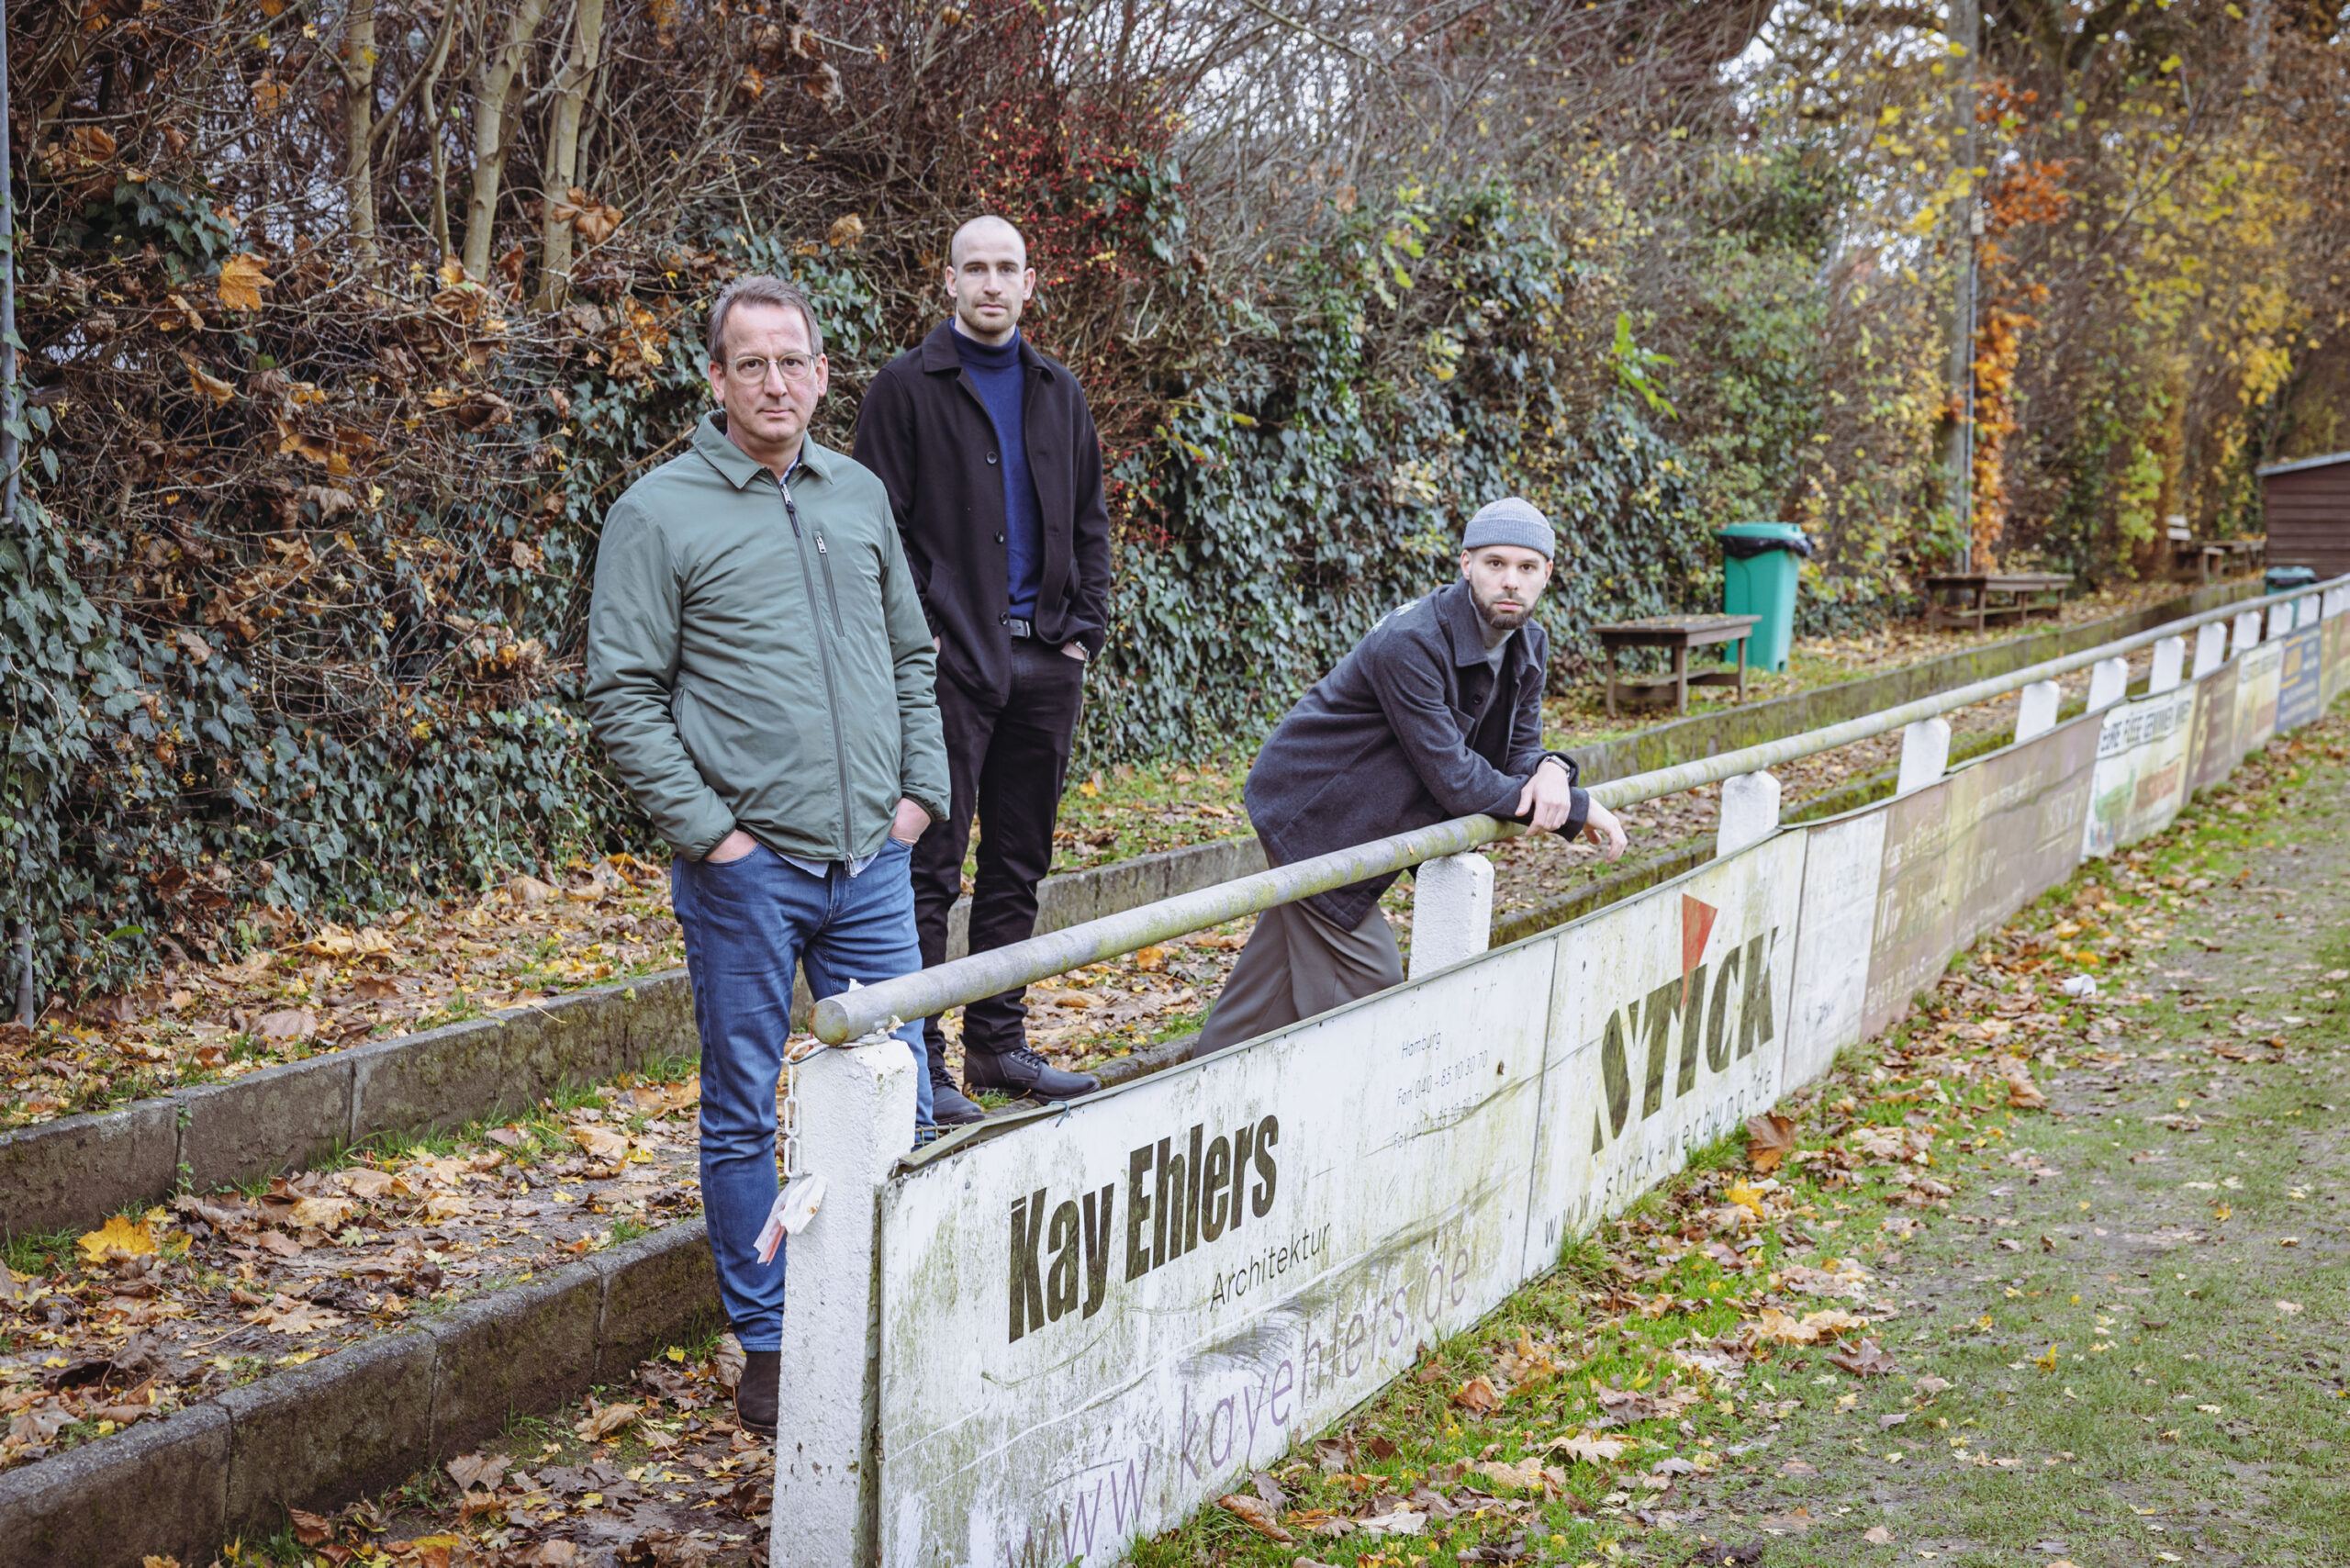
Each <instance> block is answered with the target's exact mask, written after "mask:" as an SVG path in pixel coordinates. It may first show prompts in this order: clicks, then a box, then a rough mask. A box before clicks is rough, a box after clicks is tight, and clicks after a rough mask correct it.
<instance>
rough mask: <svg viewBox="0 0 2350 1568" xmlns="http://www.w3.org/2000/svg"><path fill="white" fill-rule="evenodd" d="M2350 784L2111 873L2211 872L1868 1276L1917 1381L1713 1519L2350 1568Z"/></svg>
mask: <svg viewBox="0 0 2350 1568" xmlns="http://www.w3.org/2000/svg"><path fill="white" fill-rule="evenodd" d="M2337 751H2338V748H2337ZM2343 786H2344V778H2343V774H2342V770H2341V769H2340V768H2339V767H2331V766H2328V767H2322V768H2321V769H2319V770H2318V771H2317V772H2316V774H2315V775H2314V776H2311V777H2306V778H2303V779H2302V782H2301V784H2300V787H2298V788H2294V787H2290V786H2288V788H2287V790H2285V791H2284V793H2283V795H2282V796H2281V797H2279V798H2277V799H2274V800H2272V801H2267V802H2263V803H2260V804H2256V805H2253V804H2248V803H2247V802H2245V801H2242V800H2241V799H2239V800H2238V801H2234V802H2233V804H2235V805H2244V806H2245V807H2246V809H2245V810H2244V812H2242V814H2238V813H2236V812H2233V811H2231V810H2228V809H2224V808H2223V809H2221V810H2218V811H2209V810H2207V811H2205V812H2203V813H2201V815H2202V819H2203V823H2204V824H2207V825H2203V826H2199V827H2198V828H2195V829H2190V830H2188V831H2182V832H2177V833H2174V834H2171V835H2169V837H2168V838H2167V839H2166V840H2165V841H2162V842H2159V843H2157V844H2156V845H2154V846H2150V850H2151V852H2150V853H2148V854H2147V855H2146V856H2145V857H2144V859H2143V861H2141V862H2140V863H2139V864H2138V865H2136V866H2130V865H2127V864H2125V865H2124V866H2122V867H2120V868H2115V869H2114V870H2113V871H2110V872H2106V873H2103V874H2102V875H2103V879H2104V880H2106V881H2116V880H2120V879H2131V880H2132V881H2134V880H2137V879H2140V878H2145V879H2153V880H2154V882H2155V884H2156V885H2157V886H2159V885H2160V883H2161V881H2162V880H2163V879H2177V880H2178V881H2180V882H2182V883H2183V884H2184V886H2185V887H2188V888H2193V887H2197V886H2198V885H2199V883H2210V884H2212V886H2211V890H2210V892H2209V893H2208V894H2207V895H2206V896H2205V897H2204V898H2203V899H2202V900H2201V901H2200V902H2199V903H2193V904H2189V905H2188V907H2186V908H2183V909H2181V910H2179V911H2178V912H2177V925H2176V926H2175V928H2173V929H2172V931H2171V932H2170V934H2169V935H2168V937H2167V939H2166V940H2164V941H2161V942H2150V943H2147V944H2146V945H2145V946H2143V948H2142V950H2141V952H2140V954H2139V955H2138V960H2137V962H2135V963H2134V964H2132V965H2130V966H2126V967H2125V969H2124V973H2123V975H2121V976H2118V977H2116V978H2117V979H2118V980H2120V994H2119V995H2118V996H2116V997H2115V998H2114V1000H2113V1002H2111V1004H2109V1005H2108V1006H2104V1007H2100V1008H2098V1009H2095V1010H2094V1011H2095V1012H2096V1014H2097V1017H2096V1019H2095V1021H2094V1022H2093V1023H2092V1024H2091V1025H2090V1027H2089V1030H2088V1033H2087V1037H2086V1039H2083V1040H2080V1041H2078V1042H2075V1043H2076V1044H2077V1045H2078V1047H2080V1048H2079V1049H2077V1050H2063V1051H2060V1050H2059V1049H2058V1048H2056V1047H2051V1048H2049V1049H2045V1050H2043V1051H2042V1053H2041V1055H2040V1057H2039V1060H2040V1062H2041V1064H2042V1068H2043V1070H2047V1069H2053V1071H2050V1072H2048V1074H2047V1076H2045V1077H2044V1079H2043V1082H2044V1086H2045V1088H2046V1090H2047V1092H2048V1095H2049V1098H2050V1101H2051V1111H2052V1114H2051V1115H2049V1116H2046V1117H2039V1118H2032V1119H2031V1120H2030V1121H2029V1122H2027V1123H2020V1124H2019V1125H2018V1126H2017V1128H2016V1130H2015V1134H2014V1137H2012V1138H2011V1139H2010V1140H2009V1141H2008V1144H2007V1146H2006V1148H2004V1150H2003V1152H2002V1153H2001V1155H2000V1158H1999V1159H1998V1160H1997V1161H1996V1162H1986V1169H1985V1170H1984V1172H1983V1174H1981V1175H1980V1176H1979V1177H1978V1178H1977V1179H1976V1180H1975V1181H1973V1182H1968V1183H1966V1185H1965V1187H1964V1190H1963V1192H1962V1194H1961V1196H1960V1197H1959V1198H1958V1199H1957V1200H1956V1201H1954V1202H1953V1204H1952V1206H1951V1211H1950V1214H1949V1215H1948V1218H1947V1220H1945V1221H1940V1222H1937V1223H1935V1224H1933V1225H1931V1226H1929V1227H1927V1228H1926V1229H1925V1230H1923V1231H1921V1232H1920V1233H1919V1237H1918V1238H1917V1239H1916V1240H1915V1241H1914V1242H1913V1243H1912V1244H1910V1245H1908V1246H1907V1247H1905V1248H1904V1249H1902V1250H1904V1251H1906V1253H1907V1254H1908V1255H1907V1257H1906V1258H1905V1259H1902V1260H1901V1261H1900V1262H1899V1264H1898V1265H1897V1263H1896V1255H1894V1254H1887V1255H1886V1256H1885V1257H1883V1258H1881V1259H1880V1260H1879V1267H1880V1268H1881V1269H1883V1270H1884V1271H1886V1275H1885V1277H1883V1278H1882V1279H1881V1285H1882V1288H1883V1290H1884V1291H1885V1293H1886V1294H1888V1295H1895V1294H1897V1296H1898V1299H1899V1301H1900V1303H1901V1305H1902V1307H1903V1311H1904V1316H1903V1318H1902V1319H1901V1321H1902V1322H1903V1323H1906V1324H1910V1325H1913V1327H1908V1329H1907V1331H1906V1332H1899V1333H1897V1334H1895V1335H1893V1336H1891V1337H1890V1338H1888V1340H1887V1343H1888V1346H1891V1347H1895V1348H1897V1353H1898V1354H1899V1357H1900V1360H1901V1361H1902V1363H1903V1367H1904V1372H1905V1373H1906V1374H1907V1375H1906V1376H1903V1377H1898V1378H1894V1379H1889V1380H1885V1381H1882V1382H1873V1383H1871V1385H1870V1386H1869V1387H1868V1388H1867V1390H1866V1391H1865V1392H1863V1393H1861V1394H1860V1396H1859V1397H1858V1398H1857V1399H1846V1398H1839V1399H1837V1400H1836V1401H1835V1402H1833V1403H1832V1404H1831V1403H1829V1402H1827V1401H1822V1400H1807V1402H1806V1404H1805V1405H1804V1406H1803V1408H1802V1409H1801V1410H1800V1411H1799V1412H1797V1413H1796V1414H1794V1415H1792V1416H1791V1417H1790V1418H1789V1419H1788V1420H1786V1421H1785V1424H1784V1426H1783V1427H1782V1428H1781V1429H1779V1430H1777V1431H1774V1432H1771V1433H1768V1434H1766V1436H1765V1437H1763V1438H1762V1439H1756V1440H1754V1441H1752V1442H1751V1443H1749V1444H1748V1445H1746V1454H1745V1455H1744V1456H1743V1457H1744V1458H1745V1459H1746V1461H1747V1462H1746V1463H1744V1464H1742V1465H1740V1466H1739V1467H1738V1468H1737V1469H1736V1470H1735V1471H1733V1472H1731V1473H1729V1474H1727V1475H1725V1476H1724V1477H1723V1478H1722V1479H1721V1480H1720V1481H1719V1482H1718V1483H1716V1484H1711V1485H1709V1486H1707V1487H1706V1488H1705V1492H1704V1499H1705V1500H1704V1502H1703V1504H1702V1505H1701V1506H1700V1508H1699V1509H1698V1513H1699V1515H1700V1516H1701V1517H1702V1518H1703V1529H1704V1531H1705V1533H1707V1534H1710V1535H1713V1536H1715V1537H1717V1539H1719V1540H1726V1541H1747V1540H1757V1541H1771V1542H1772V1544H1770V1546H1769V1548H1768V1550H1767V1551H1766V1552H1765V1554H1764V1558H1763V1560H1764V1561H1771V1562H1782V1561H1784V1562H1806V1563H1815V1562H1816V1563H1820V1564H1830V1563H1848V1562H1849V1563H1883V1562H1894V1561H1904V1562H1919V1561H1927V1560H1940V1561H1943V1562H1958V1563H1984V1564H1988V1563H1994V1562H1997V1563H2012V1562H2033V1563H2046V1562H2050V1561H2052V1560H2065V1559H2069V1560H2071V1561H2073V1562H2078V1563H2080V1564H2082V1565H2083V1568H2098V1565H2104V1568H2135V1565H2137V1564H2154V1563H2160V1562H2182V1561H2184V1562H2197V1563H2214V1564H2221V1563H2243V1564H2285V1563H2295V1564H2299V1563H2311V1564H2315V1563H2341V1562H2350V1449H2345V1448H2344V1438H2345V1437H2350V1397H2345V1391H2350V1382H2345V1379H2346V1378H2350V1371H2345V1364H2344V1353H2343V1343H2342V1330H2343V1325H2344V1316H2345V1308H2346V1307H2350V1291H2345V1288H2344V1286H2345V1282H2350V1281H2346V1280H2345V1274H2344V1258H2345V1253H2350V1231H2345V1227H2344V1210H2343V1208H2342V1206H2341V1205H2342V1193H2343V1192H2344V1187H2345V1177H2350V1139H2345V1137H2344V1125H2345V1120H2350V1058H2345V1047H2350V1002H2345V1001H2344V1000H2343V998H2344V994H2345V992H2350V923H2345V921H2344V910H2343V902H2342V897H2341V889H2342V887H2343V885H2344V882H2345V880H2350V801H2345V798H2344V788H2343ZM2086 876H2087V879H2089V880H2090V881H2096V880H2098V879H2099V877H2100V873H2099V872H2098V871H2097V870H2095V869H2092V870H2091V871H2089V872H2087V873H2086ZM2100 902H2102V901H2100ZM1896 1269H1898V1271H1897V1272H1896ZM1928 1378H1936V1379H1941V1380H1942V1381H1944V1382H1946V1383H1948V1384H1949V1387H1948V1388H1947V1389H1945V1390H1942V1391H1941V1392H1940V1393H1939V1394H1937V1395H1935V1396H1933V1397H1931V1398H1930V1399H1928V1400H1921V1399H1920V1398H1919V1394H1918V1392H1917V1391H1918V1390H1919V1388H1921V1387H1923V1386H1926V1384H1925V1382H1924V1380H1926V1379H1928ZM1803 1381H1806V1382H1813V1381H1824V1382H1827V1383H1830V1385H1831V1386H1832V1385H1834V1384H1835V1383H1836V1382H1837V1381H1838V1380H1837V1379H1836V1377H1835V1374H1832V1373H1831V1374H1829V1377H1828V1378H1827V1379H1825V1380H1814V1379H1806V1380H1803ZM1841 1381H1842V1382H1843V1383H1845V1384H1846V1385H1847V1386H1846V1388H1845V1390H1844V1392H1845V1393H1847V1394H1849V1393H1852V1392H1853V1390H1852V1388H1851V1386H1850V1383H1851V1380H1849V1379H1845V1380H1841ZM1897 1416H1906V1419H1904V1420H1903V1421H1902V1422H1901V1424H1900V1426H1899V1427H1898V1428H1894V1427H1890V1426H1887V1425H1885V1424H1884V1423H1886V1421H1887V1420H1888V1419H1889V1418H1891V1417H1897ZM1926 1425H1930V1428H1931V1429H1930V1432H1928V1431H1924V1430H1921V1429H1920V1428H1921V1427H1923V1426H1926ZM1895 1452H1898V1453H1899V1456H1900V1457H1899V1458H1898V1459H1897V1460H1896V1459H1894V1458H1892V1457H1891V1456H1892V1455H1893V1454H1894V1453H1895ZM1798 1465H1800V1466H1807V1467H1808V1468H1809V1470H1810V1471H1811V1472H1812V1473H1800V1472H1798V1473H1795V1474H1790V1473H1788V1472H1789V1471H1790V1469H1793V1468H1796V1466H1798ZM1797 1506H1804V1507H1806V1508H1807V1511H1808V1513H1809V1515H1810V1516H1811V1518H1812V1519H1813V1520H1814V1521H1816V1522H1814V1523H1813V1524H1812V1525H1811V1526H1810V1527H1809V1528H1808V1529H1807V1530H1802V1531H1801V1532H1800V1536H1801V1539H1800V1540H1797V1539H1796V1536H1797V1534H1798V1531H1797V1530H1795V1529H1787V1528H1786V1527H1785V1524H1784V1523H1782V1524H1781V1525H1780V1526H1779V1527H1778V1529H1777V1530H1776V1532H1775V1533H1776V1535H1777V1536H1778V1537H1779V1538H1780V1539H1779V1540H1775V1541H1774V1540H1773V1539H1772V1538H1773V1535H1774V1531H1771V1530H1766V1529H1763V1528H1762V1523H1761V1522H1759V1521H1762V1520H1764V1519H1767V1518H1776V1519H1779V1520H1782V1521H1783V1520H1784V1519H1785V1517H1786V1516H1787V1515H1788V1514H1789V1513H1790V1512H1791V1511H1792V1510H1793V1509H1794V1508H1796V1507H1797ZM1872 1530H1874V1531H1881V1532H1883V1533H1884V1535H1885V1536H1886V1537H1888V1538H1889V1539H1888V1540H1883V1541H1873V1540H1870V1539H1868V1534H1867V1532H1869V1531H1872Z"/></svg>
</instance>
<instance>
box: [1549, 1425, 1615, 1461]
mask: <svg viewBox="0 0 2350 1568" xmlns="http://www.w3.org/2000/svg"><path fill="white" fill-rule="evenodd" d="M1631 1446H1632V1445H1631V1443H1630V1442H1629V1441H1628V1439H1623V1438H1594V1437H1587V1436H1585V1435H1583V1433H1580V1432H1573V1433H1570V1434H1568V1435H1567V1436H1566V1437H1563V1438H1552V1439H1550V1442H1549V1443H1548V1444H1547V1445H1546V1447H1548V1448H1550V1449H1554V1450H1557V1451H1559V1452H1560V1453H1562V1454H1565V1455H1566V1456H1567V1457H1568V1458H1569V1459H1579V1460H1582V1461H1583V1462H1586V1463H1589V1464H1613V1463H1614V1462H1616V1461H1617V1460H1619V1459H1621V1458H1623V1457H1624V1454H1625V1452H1626V1450H1628V1449H1630V1448H1631Z"/></svg>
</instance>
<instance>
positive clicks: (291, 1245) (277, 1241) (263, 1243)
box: [253, 1230, 302, 1258]
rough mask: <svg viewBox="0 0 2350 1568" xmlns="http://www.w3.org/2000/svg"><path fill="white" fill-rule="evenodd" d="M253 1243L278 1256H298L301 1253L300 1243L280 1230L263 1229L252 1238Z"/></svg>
mask: <svg viewBox="0 0 2350 1568" xmlns="http://www.w3.org/2000/svg"><path fill="white" fill-rule="evenodd" d="M253 1245H254V1246H256V1247H258V1248H260V1249H262V1250H263V1251H264V1252H272V1253H275V1254H276V1255H277V1256H278V1257H280V1258H299V1257H300V1256H301V1255H302V1244H301V1243H300V1242H298V1241H297V1240H295V1239H294V1238H292V1237H290V1236H288V1235H286V1234H285V1232H284V1231H282V1230H264V1231H263V1232H262V1233H261V1234H260V1235H259V1236H257V1237H255V1238H253Z"/></svg>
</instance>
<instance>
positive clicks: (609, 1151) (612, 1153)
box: [571, 1126, 628, 1159]
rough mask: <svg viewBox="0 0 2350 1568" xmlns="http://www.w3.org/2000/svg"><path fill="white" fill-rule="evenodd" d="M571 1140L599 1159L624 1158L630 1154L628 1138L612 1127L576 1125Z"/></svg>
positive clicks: (572, 1130)
mask: <svg viewBox="0 0 2350 1568" xmlns="http://www.w3.org/2000/svg"><path fill="white" fill-rule="evenodd" d="M571 1141H572V1142H574V1143H576V1144H577V1145H578V1146H579V1147H580V1148H584V1149H586V1150H587V1151H588V1154H590V1155H591V1156H593V1157H594V1158H596V1159H626V1158H627V1156H628V1139H627V1138H626V1137H623V1136H622V1135H621V1134H619V1133H616V1132H614V1131H612V1130H611V1129H610V1127H598V1126H576V1127H574V1128H572V1129H571Z"/></svg>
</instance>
